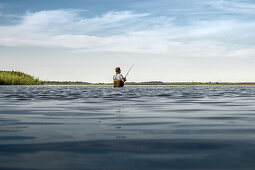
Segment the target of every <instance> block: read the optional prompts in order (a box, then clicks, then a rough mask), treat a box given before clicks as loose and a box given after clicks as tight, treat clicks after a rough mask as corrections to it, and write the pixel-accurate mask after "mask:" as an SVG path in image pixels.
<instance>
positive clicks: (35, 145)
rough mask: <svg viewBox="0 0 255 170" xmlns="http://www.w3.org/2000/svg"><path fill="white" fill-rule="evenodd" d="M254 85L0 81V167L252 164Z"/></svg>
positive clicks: (220, 166)
mask: <svg viewBox="0 0 255 170" xmlns="http://www.w3.org/2000/svg"><path fill="white" fill-rule="evenodd" d="M254 122H255V86H125V87H124V88H118V89H114V88H113V87H111V86H0V169H95V170H96V169H110V170H112V169H113V170H114V169H116V170H119V169H129V170H130V169H145V170H150V169H251V170H253V169H255V161H254V159H255V123H254Z"/></svg>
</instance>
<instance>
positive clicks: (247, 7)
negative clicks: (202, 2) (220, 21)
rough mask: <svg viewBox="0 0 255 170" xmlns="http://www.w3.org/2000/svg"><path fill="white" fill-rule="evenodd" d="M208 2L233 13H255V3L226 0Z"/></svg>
mask: <svg viewBox="0 0 255 170" xmlns="http://www.w3.org/2000/svg"><path fill="white" fill-rule="evenodd" d="M208 4H210V5H212V6H213V7H216V8H218V9H221V10H224V11H226V12H231V13H245V14H255V4H251V3H245V2H234V1H226V0H218V1H210V2H208Z"/></svg>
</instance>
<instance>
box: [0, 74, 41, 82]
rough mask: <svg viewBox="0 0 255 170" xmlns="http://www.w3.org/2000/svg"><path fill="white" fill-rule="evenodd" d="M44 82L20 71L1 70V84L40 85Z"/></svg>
mask: <svg viewBox="0 0 255 170" xmlns="http://www.w3.org/2000/svg"><path fill="white" fill-rule="evenodd" d="M40 84H42V82H41V81H40V80H39V78H35V77H33V76H31V75H29V74H25V73H22V72H19V71H0V85H40Z"/></svg>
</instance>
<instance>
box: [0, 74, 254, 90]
mask: <svg viewBox="0 0 255 170" xmlns="http://www.w3.org/2000/svg"><path fill="white" fill-rule="evenodd" d="M0 85H113V83H89V82H83V81H43V80H40V79H39V78H35V77H34V76H31V75H29V74H26V73H23V72H19V71H1V70H0ZM125 85H127V86H128V85H255V82H162V81H148V82H126V83H125Z"/></svg>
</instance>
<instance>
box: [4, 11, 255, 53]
mask: <svg viewBox="0 0 255 170" xmlns="http://www.w3.org/2000/svg"><path fill="white" fill-rule="evenodd" d="M82 12H83V11H82V10H51V11H39V12H34V13H32V12H27V13H26V14H25V15H24V16H23V17H22V19H21V20H20V22H19V23H18V24H15V25H8V26H3V25H2V26H0V45H2V46H11V47H16V46H29V47H44V48H66V49H70V50H74V51H76V52H97V51H107V52H129V53H145V54H147V53H148V54H163V55H167V56H175V57H219V56H220V57H231V56H232V57H253V54H254V49H253V47H250V46H251V45H253V43H254V41H253V40H254V38H255V33H254V32H253V30H254V29H255V24H254V23H253V22H252V21H249V22H247V21H246V22H242V21H239V20H236V19H232V20H229V19H228V20H223V19H221V20H203V21H200V20H196V21H194V22H192V23H187V24H185V25H176V24H174V21H175V19H174V17H173V16H171V17H169V16H151V15H150V14H148V13H137V12H133V11H109V12H107V13H105V14H103V15H101V16H95V17H92V18H86V17H84V16H83V15H82V14H81V13H82ZM248 40H249V41H248ZM244 42H246V43H244ZM240 44H241V45H240Z"/></svg>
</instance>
